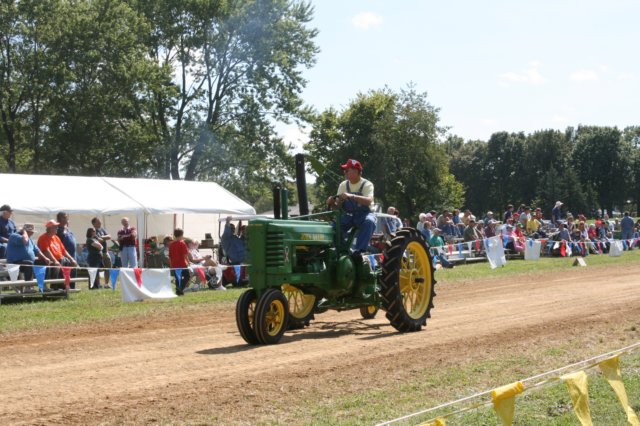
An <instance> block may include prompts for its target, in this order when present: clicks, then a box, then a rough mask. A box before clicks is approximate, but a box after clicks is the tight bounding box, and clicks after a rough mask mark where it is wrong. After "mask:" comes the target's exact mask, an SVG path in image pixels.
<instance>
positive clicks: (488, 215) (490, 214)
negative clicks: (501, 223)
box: [482, 210, 495, 223]
mask: <svg viewBox="0 0 640 426" xmlns="http://www.w3.org/2000/svg"><path fill="white" fill-rule="evenodd" d="M482 220H484V223H489V221H490V220H495V218H494V217H493V212H492V211H491V210H489V211H488V212H487V214H486V215H485V217H484V218H482Z"/></svg>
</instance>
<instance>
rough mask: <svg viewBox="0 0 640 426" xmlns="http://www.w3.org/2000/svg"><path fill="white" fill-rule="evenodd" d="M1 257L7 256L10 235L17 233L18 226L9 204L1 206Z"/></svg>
mask: <svg viewBox="0 0 640 426" xmlns="http://www.w3.org/2000/svg"><path fill="white" fill-rule="evenodd" d="M0 213H2V214H0V259H4V258H5V257H7V244H8V243H9V237H10V236H11V234H13V233H15V232H16V230H17V228H16V224H15V223H13V220H12V219H11V215H12V214H13V210H11V207H10V206H9V205H8V204H5V205H3V206H2V207H0Z"/></svg>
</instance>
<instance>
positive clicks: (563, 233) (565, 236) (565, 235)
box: [558, 222, 571, 241]
mask: <svg viewBox="0 0 640 426" xmlns="http://www.w3.org/2000/svg"><path fill="white" fill-rule="evenodd" d="M558 229H559V232H558V235H559V238H560V240H561V241H571V235H570V234H569V230H568V229H567V226H566V225H565V224H564V223H562V222H558Z"/></svg>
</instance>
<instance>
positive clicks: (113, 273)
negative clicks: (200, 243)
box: [6, 264, 248, 293]
mask: <svg viewBox="0 0 640 426" xmlns="http://www.w3.org/2000/svg"><path fill="white" fill-rule="evenodd" d="M21 266H23V267H24V266H26V265H18V264H7V265H6V267H7V272H8V274H9V279H10V280H11V281H17V280H18V276H19V273H20V267H21ZM246 266H248V265H245V264H242V265H218V266H216V267H215V269H216V274H218V275H219V276H221V275H222V273H223V271H224V270H226V269H227V268H233V269H234V272H235V278H236V283H238V282H240V279H241V274H242V267H246ZM32 268H33V275H34V277H35V279H36V283H37V285H38V289H39V290H40V292H41V293H42V292H44V291H45V279H46V272H47V268H50V269H60V271H61V273H62V277H63V278H64V284H65V289H66V290H69V288H70V284H71V272H72V271H73V270H76V271H78V270H86V271H87V273H88V275H89V283H90V284H89V285H90V288H93V287H94V286H95V282H96V275H97V274H98V272H99V271H100V270H105V271H108V272H109V273H108V275H107V277H108V279H109V282H107V283H106V284H110V285H111V289H112V290H113V291H115V290H116V287H117V283H118V278H119V277H120V272H121V271H122V270H125V269H128V268H122V269H120V268H91V267H82V266H76V267H71V266H61V267H57V266H48V265H33V266H32ZM183 269H192V270H193V271H194V272H195V274H196V275H197V276H198V277H199V278H200V280H201V281H202V282H206V281H207V279H206V273H205V267H204V266H192V267H191V268H132V270H133V271H134V276H135V279H136V283H137V285H138V287H140V288H142V276H143V271H150V270H159V271H176V272H175V274H174V276H175V278H176V281H177V285H178V287H179V288H182V284H181V277H182V270H183Z"/></svg>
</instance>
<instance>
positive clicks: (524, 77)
mask: <svg viewBox="0 0 640 426" xmlns="http://www.w3.org/2000/svg"><path fill="white" fill-rule="evenodd" d="M541 66H542V64H541V63H540V62H538V61H532V62H531V63H530V64H529V68H527V69H526V70H523V71H520V72H514V71H508V72H506V73H504V74H501V75H500V80H501V82H502V84H503V85H510V84H520V83H521V84H530V85H534V86H539V85H541V84H544V83H546V82H547V79H546V78H544V76H543V75H542V74H541V73H540V70H539V68H540V67H541Z"/></svg>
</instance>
